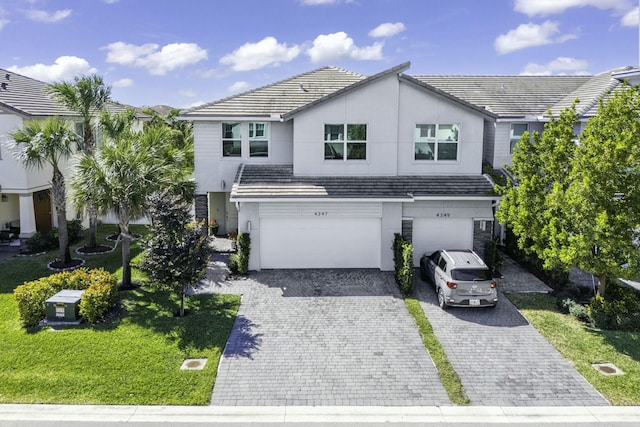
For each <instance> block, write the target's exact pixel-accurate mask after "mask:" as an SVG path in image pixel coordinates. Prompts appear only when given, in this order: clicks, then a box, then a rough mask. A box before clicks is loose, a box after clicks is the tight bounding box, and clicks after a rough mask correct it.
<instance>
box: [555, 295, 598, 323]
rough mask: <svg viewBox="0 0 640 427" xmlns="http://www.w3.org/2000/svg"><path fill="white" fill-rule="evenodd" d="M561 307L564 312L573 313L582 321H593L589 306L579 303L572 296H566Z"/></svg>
mask: <svg viewBox="0 0 640 427" xmlns="http://www.w3.org/2000/svg"><path fill="white" fill-rule="evenodd" d="M561 309H562V311H563V312H565V313H569V314H571V315H572V316H573V317H575V318H576V319H578V320H580V321H581V322H585V323H587V322H590V321H591V318H590V317H589V312H588V310H587V307H585V306H584V305H582V304H579V303H577V302H576V301H574V300H572V299H571V298H566V299H564V300H562V304H561Z"/></svg>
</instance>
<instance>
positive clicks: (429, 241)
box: [413, 218, 473, 267]
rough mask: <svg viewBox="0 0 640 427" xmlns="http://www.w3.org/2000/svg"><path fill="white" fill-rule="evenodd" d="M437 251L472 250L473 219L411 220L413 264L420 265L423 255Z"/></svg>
mask: <svg viewBox="0 0 640 427" xmlns="http://www.w3.org/2000/svg"><path fill="white" fill-rule="evenodd" d="M438 249H473V219H470V218H415V219H414V220H413V263H414V265H415V266H416V267H417V266H419V265H420V258H421V257H422V255H423V254H425V253H428V254H430V253H432V252H433V251H436V250H438Z"/></svg>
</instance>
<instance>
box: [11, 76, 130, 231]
mask: <svg viewBox="0 0 640 427" xmlns="http://www.w3.org/2000/svg"><path fill="white" fill-rule="evenodd" d="M6 74H9V75H10V81H9V84H8V90H2V91H0V230H2V229H5V228H8V227H10V226H11V227H13V228H15V229H17V228H19V229H20V237H30V236H31V235H33V234H34V233H35V232H36V231H40V232H47V231H49V230H50V229H51V228H52V227H54V226H56V225H57V224H55V212H54V208H53V205H52V201H51V198H50V195H49V189H50V188H51V182H50V181H51V174H52V171H51V167H50V166H49V165H46V166H45V167H43V168H42V169H41V170H37V169H25V167H24V166H23V165H22V163H20V162H19V161H18V160H16V159H15V158H14V156H13V154H12V153H11V152H10V151H9V150H8V148H7V145H6V143H8V142H10V137H9V136H8V132H11V131H14V130H16V129H18V128H20V127H22V126H23V124H24V122H25V121H28V120H34V119H36V120H41V119H45V118H47V117H52V116H62V117H67V118H68V119H69V120H70V121H73V122H75V129H76V132H79V133H80V134H81V133H82V121H81V118H80V117H79V116H78V115H77V113H74V112H72V111H69V110H67V109H66V108H64V107H63V106H61V105H60V104H58V103H57V102H56V101H54V100H53V99H52V98H51V97H50V96H49V95H47V89H48V85H47V84H46V83H44V82H41V81H38V80H35V79H32V78H29V77H26V76H22V75H20V74H16V73H13V72H10V71H7V70H3V69H0V76H2V77H3V79H4V76H5V75H6ZM3 81H4V80H3ZM106 108H107V109H109V110H110V111H112V112H118V111H124V110H125V109H126V108H128V106H125V105H121V104H117V103H108V104H107V107H106ZM97 137H98V140H99V134H98V136H97ZM63 173H64V175H65V177H66V178H67V179H68V177H69V170H68V167H65V168H64V170H63ZM67 212H68V214H69V215H70V218H73V217H75V212H74V210H73V209H67Z"/></svg>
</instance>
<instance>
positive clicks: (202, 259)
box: [140, 190, 211, 317]
mask: <svg viewBox="0 0 640 427" xmlns="http://www.w3.org/2000/svg"><path fill="white" fill-rule="evenodd" d="M150 214H151V219H152V225H151V233H150V237H148V238H147V239H146V240H145V243H144V244H145V250H144V258H143V261H142V263H141V264H140V269H141V270H143V271H145V272H146V273H147V274H148V276H149V279H150V282H151V286H154V287H157V288H159V289H167V290H170V291H173V292H175V293H177V294H178V295H179V296H180V316H181V317H182V316H184V302H185V295H186V291H187V289H189V287H191V286H193V285H195V284H196V283H198V282H199V281H200V280H202V279H203V278H204V276H205V273H206V270H207V264H208V262H209V259H210V258H211V249H210V248H209V238H208V237H207V236H203V235H202V234H201V231H200V229H201V227H202V224H196V223H194V222H193V221H192V217H191V213H190V206H189V204H188V203H187V202H186V201H185V199H184V197H182V196H180V195H176V194H173V193H172V192H171V191H170V190H164V191H162V192H159V193H156V194H154V195H153V196H151V198H150Z"/></svg>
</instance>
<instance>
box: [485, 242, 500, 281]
mask: <svg viewBox="0 0 640 427" xmlns="http://www.w3.org/2000/svg"><path fill="white" fill-rule="evenodd" d="M484 258H485V262H486V264H487V267H489V270H491V274H493V275H494V277H495V276H496V275H497V273H498V271H499V270H500V268H501V267H502V263H503V262H504V257H503V256H502V253H501V252H500V251H499V250H498V242H496V241H495V240H490V241H488V242H487V244H486V246H485V251H484Z"/></svg>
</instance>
